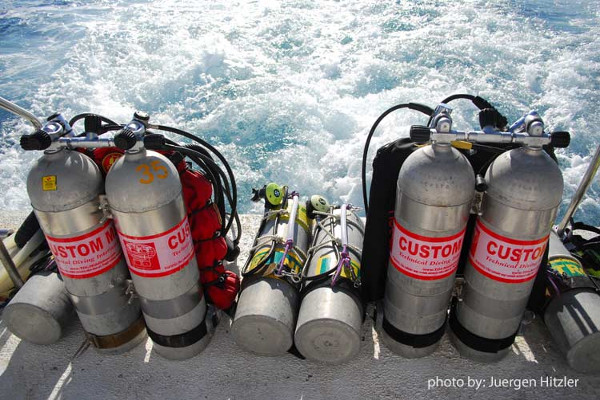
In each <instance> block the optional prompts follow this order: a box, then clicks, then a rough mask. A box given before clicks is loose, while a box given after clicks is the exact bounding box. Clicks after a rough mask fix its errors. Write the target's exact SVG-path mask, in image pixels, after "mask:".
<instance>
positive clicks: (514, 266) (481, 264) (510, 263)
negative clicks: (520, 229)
mask: <svg viewBox="0 0 600 400" xmlns="http://www.w3.org/2000/svg"><path fill="white" fill-rule="evenodd" d="M547 242H548V236H544V237H543V238H541V239H537V240H516V239H511V238H507V237H504V236H501V235H499V234H497V233H494V232H492V231H491V230H490V229H489V228H487V227H486V226H485V225H484V224H483V223H481V221H480V220H479V219H478V220H477V224H476V225H475V232H474V233H473V242H472V243H471V250H470V251H469V262H470V263H471V265H472V266H473V267H474V268H475V269H476V270H477V271H479V272H480V273H481V274H483V275H485V276H487V277H488V278H491V279H493V280H495V281H499V282H505V283H520V282H527V281H529V280H531V279H533V278H535V275H536V274H537V271H538V269H539V267H540V264H541V262H542V257H543V256H544V251H545V250H546V244H547Z"/></svg>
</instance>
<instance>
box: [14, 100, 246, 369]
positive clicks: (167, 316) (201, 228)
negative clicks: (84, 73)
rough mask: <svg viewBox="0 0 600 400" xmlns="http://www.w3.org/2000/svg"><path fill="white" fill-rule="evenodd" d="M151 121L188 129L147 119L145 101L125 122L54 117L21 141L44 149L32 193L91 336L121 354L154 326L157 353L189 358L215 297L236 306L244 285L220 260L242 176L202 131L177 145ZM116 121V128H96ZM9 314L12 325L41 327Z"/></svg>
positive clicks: (210, 319)
mask: <svg viewBox="0 0 600 400" xmlns="http://www.w3.org/2000/svg"><path fill="white" fill-rule="evenodd" d="M82 118H85V125H86V127H85V128H86V129H85V130H86V132H85V134H84V135H81V136H75V135H74V133H73V129H72V128H71V126H72V125H73V123H74V122H76V121H77V120H79V119H82ZM149 128H154V129H160V130H166V131H171V132H175V133H181V132H183V131H179V130H177V129H174V128H169V127H162V126H154V125H151V124H150V123H149V117H148V115H147V114H145V113H139V112H138V113H136V114H135V115H134V118H133V120H132V121H131V122H130V123H129V124H127V125H126V126H125V127H123V126H121V125H118V124H115V123H114V122H112V121H110V120H108V119H106V118H104V117H99V116H96V115H93V114H82V115H80V116H77V117H75V118H74V119H72V120H71V121H70V122H67V121H66V120H65V119H64V117H62V116H61V115H60V114H56V115H53V116H51V117H50V118H48V121H47V122H46V123H45V125H44V126H43V127H42V128H41V129H40V130H38V131H36V132H35V133H34V134H32V135H25V136H23V137H22V139H21V146H22V147H23V149H25V150H44V155H43V156H42V157H41V158H40V159H39V160H37V162H36V163H35V164H34V165H33V167H32V169H31V171H30V173H29V175H28V178H27V192H28V194H29V198H30V200H31V204H32V206H33V209H34V212H35V215H36V217H37V220H38V221H39V224H40V226H41V228H42V230H43V232H44V234H45V236H46V241H47V242H48V245H49V247H50V250H51V251H52V254H53V255H54V260H55V262H56V265H57V266H58V270H59V272H60V276H61V277H62V281H63V282H64V288H65V290H66V293H67V296H68V297H69V299H70V300H71V302H72V303H73V305H74V308H75V311H76V312H77V315H78V317H79V319H80V321H81V324H82V326H83V328H84V330H85V332H86V335H87V337H88V339H89V341H90V342H91V343H92V344H93V345H94V347H96V348H97V349H98V350H100V351H102V352H110V353H121V352H124V351H127V350H128V349H130V348H132V347H134V346H136V345H137V344H138V343H140V342H141V341H142V340H144V339H145V338H146V334H147V335H148V336H150V338H151V339H152V341H153V345H154V349H155V351H156V352H157V353H158V354H160V355H161V356H163V357H165V358H169V359H185V358H189V357H192V356H194V355H196V354H198V353H199V352H200V351H202V350H203V349H204V348H205V347H206V345H207V344H208V342H209V341H210V338H211V336H212V332H213V331H214V326H215V324H216V322H217V321H218V318H217V316H218V312H217V310H216V309H215V305H216V306H218V307H220V308H228V307H230V306H231V305H232V303H233V301H234V298H235V295H236V294H237V291H238V289H239V281H238V280H237V276H235V275H234V274H233V273H231V272H228V271H225V270H224V266H223V260H224V258H226V257H227V258H230V259H235V257H236V256H237V254H236V247H237V242H238V241H239V234H240V232H241V230H240V225H239V218H238V216H237V211H236V203H235V200H232V199H235V198H236V196H237V194H236V193H235V180H234V178H233V174H232V173H231V170H230V169H229V166H228V165H226V167H227V170H228V173H227V174H226V173H224V172H223V171H222V170H221V168H219V166H218V165H217V164H216V163H215V162H214V161H213V158H212V157H211V152H212V153H213V155H216V156H217V157H219V158H220V159H221V160H222V161H224V158H223V157H222V155H220V154H219V153H218V152H216V150H215V149H214V148H212V146H210V145H207V144H206V143H205V142H202V141H200V140H199V139H198V140H199V141H200V143H201V145H202V147H201V146H198V145H188V146H187V147H181V146H178V145H177V144H176V143H174V142H172V141H170V140H169V139H166V138H165V137H163V136H162V135H159V134H153V133H150V132H149ZM109 130H118V133H117V134H116V135H115V136H114V137H111V138H105V137H102V136H100V135H101V134H102V133H105V132H107V131H109ZM183 134H184V135H187V136H191V135H190V134H187V133H185V132H183ZM150 148H152V149H155V150H160V151H162V152H163V153H164V154H160V153H159V152H157V151H153V150H150ZM84 152H87V153H88V154H89V156H88V155H86V154H84ZM123 153H124V154H123ZM182 154H183V155H187V156H189V157H190V159H192V160H193V161H194V162H196V163H197V165H198V166H200V168H201V169H202V170H203V171H202V172H203V174H200V173H198V172H197V171H192V170H191V169H190V167H189V166H188V165H187V164H186V162H185V160H184V158H183V157H182V156H181V155H182ZM168 157H170V159H169V158H168ZM225 164H226V163H225ZM99 165H100V167H102V169H103V170H104V173H106V178H105V179H104V177H103V171H102V170H101V168H100V167H99ZM205 176H206V177H208V178H206V177H205ZM213 188H214V190H215V196H214V197H215V201H214V202H213V201H212V200H211V194H212V189H213ZM232 188H233V193H232ZM190 192H193V193H192V194H191V195H190ZM104 193H106V194H104ZM184 197H185V202H184ZM226 199H227V200H229V205H230V207H231V213H230V214H229V217H228V218H225V217H226V215H225V212H224V204H225V203H224V200H226ZM194 202H195V203H200V204H199V205H198V204H194ZM225 220H227V222H225ZM113 221H114V223H113ZM234 221H236V222H237V225H238V229H237V233H238V237H237V238H236V239H234V240H233V241H232V242H230V244H231V245H230V246H229V247H231V249H228V246H227V243H226V239H225V237H226V235H227V233H228V231H229V229H230V228H231V225H232V223H233V222H234ZM207 236H208V237H207ZM237 252H239V251H237ZM197 254H198V259H197ZM207 264H208V265H207ZM215 271H217V272H220V273H219V274H217V273H216V272H215ZM203 272H204V273H203ZM212 276H215V277H216V278H215V279H214V280H211V281H206V279H205V278H209V277H212ZM201 278H202V279H201ZM203 286H204V290H203ZM211 290H212V294H213V296H211V299H210V300H212V301H211V305H210V306H209V307H207V299H206V297H207V296H206V292H207V291H208V293H211ZM215 290H217V291H218V292H215ZM7 311H9V312H10V305H9V306H8V307H7ZM46 319H51V318H46ZM12 320H13V321H14V323H15V324H16V325H17V326H16V327H15V329H13V331H17V332H20V333H21V334H22V335H24V336H27V335H28V334H33V333H32V332H28V331H27V327H26V326H25V327H23V326H19V321H18V319H17V318H12ZM26 323H27V322H26V321H23V322H21V324H26Z"/></svg>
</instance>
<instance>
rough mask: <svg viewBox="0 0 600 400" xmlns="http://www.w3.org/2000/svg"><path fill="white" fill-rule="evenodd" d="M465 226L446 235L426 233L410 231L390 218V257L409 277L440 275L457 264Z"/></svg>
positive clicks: (418, 277)
mask: <svg viewBox="0 0 600 400" xmlns="http://www.w3.org/2000/svg"><path fill="white" fill-rule="evenodd" d="M464 236H465V229H463V230H462V231H460V232H459V233H457V234H454V235H452V236H446V237H426V236H421V235H417V234H416V233H412V232H410V231H409V230H407V229H406V228H403V227H402V226H400V224H399V223H398V221H396V220H395V219H394V233H393V236H392V245H391V248H392V250H391V253H390V260H391V262H392V264H393V265H394V267H396V269H397V270H398V271H400V272H402V273H403V274H405V275H407V276H410V277H411V278H416V279H422V280H435V279H442V278H445V277H447V276H450V275H452V274H453V273H454V272H455V271H456V268H457V267H458V260H459V258H460V249H461V248H462V244H463V239H464Z"/></svg>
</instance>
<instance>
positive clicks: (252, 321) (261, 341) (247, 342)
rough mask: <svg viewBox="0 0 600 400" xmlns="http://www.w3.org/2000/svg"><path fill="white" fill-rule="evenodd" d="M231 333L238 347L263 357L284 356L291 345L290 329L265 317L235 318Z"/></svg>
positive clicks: (248, 316)
mask: <svg viewBox="0 0 600 400" xmlns="http://www.w3.org/2000/svg"><path fill="white" fill-rule="evenodd" d="M231 332H232V333H233V338H234V340H235V342H236V343H237V344H238V346H240V347H242V348H243V349H244V350H247V351H249V352H251V353H256V354H260V355H264V356H278V355H282V354H285V353H286V352H287V351H288V350H289V349H290V347H292V344H293V339H292V330H291V329H290V327H289V326H288V325H286V324H284V323H282V322H280V321H278V320H276V319H275V318H271V317H268V316H266V315H246V316H243V317H240V318H236V319H235V320H234V322H233V325H232V326H231Z"/></svg>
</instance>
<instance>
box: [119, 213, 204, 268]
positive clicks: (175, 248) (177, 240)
mask: <svg viewBox="0 0 600 400" xmlns="http://www.w3.org/2000/svg"><path fill="white" fill-rule="evenodd" d="M119 239H120V240H121V246H122V247H123V252H124V253H125V256H126V257H125V258H126V260H127V265H129V270H130V271H131V272H132V273H134V274H136V275H139V276H144V277H147V278H156V277H161V276H167V275H171V274H174V273H175V272H177V271H179V270H181V269H183V268H184V267H185V266H186V265H188V263H189V262H190V260H191V259H192V258H193V257H194V243H193V241H192V233H191V230H190V224H189V222H188V219H187V217H183V219H182V220H181V222H180V223H178V224H177V225H175V226H174V227H173V228H171V229H169V230H168V231H166V232H163V233H159V234H157V235H152V236H143V237H135V236H129V235H126V234H124V233H122V232H120V231H119Z"/></svg>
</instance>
